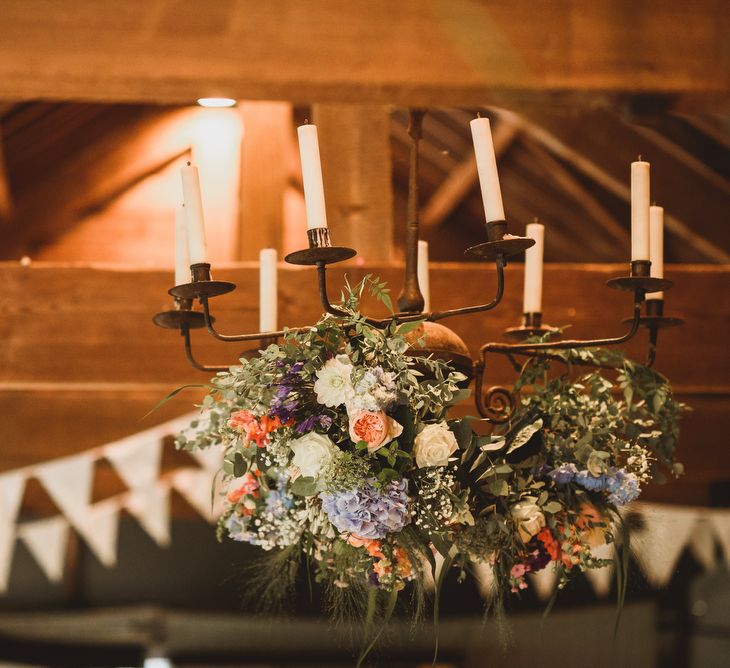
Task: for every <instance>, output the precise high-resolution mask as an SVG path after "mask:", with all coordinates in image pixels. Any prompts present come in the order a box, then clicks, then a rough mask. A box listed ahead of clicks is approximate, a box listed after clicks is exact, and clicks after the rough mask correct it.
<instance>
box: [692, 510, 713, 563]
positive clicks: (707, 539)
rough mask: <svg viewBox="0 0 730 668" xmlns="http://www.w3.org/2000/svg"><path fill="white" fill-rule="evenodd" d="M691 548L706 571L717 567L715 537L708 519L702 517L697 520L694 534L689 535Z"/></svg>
mask: <svg viewBox="0 0 730 668" xmlns="http://www.w3.org/2000/svg"><path fill="white" fill-rule="evenodd" d="M689 549H690V551H691V552H692V556H693V557H694V558H695V559H696V560H697V562H698V563H699V564H700V565H701V566H702V567H703V568H704V569H705V570H706V571H709V570H712V569H713V568H714V567H715V563H716V557H715V537H714V536H713V534H712V526H711V524H710V522H709V521H708V520H706V519H702V518H701V519H699V520H697V521H696V522H695V525H694V528H693V529H692V535H691V536H690V537H689Z"/></svg>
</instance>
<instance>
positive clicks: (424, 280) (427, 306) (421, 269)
mask: <svg viewBox="0 0 730 668" xmlns="http://www.w3.org/2000/svg"><path fill="white" fill-rule="evenodd" d="M418 287H419V288H420V289H421V294H422V295H423V312H424V313H428V312H429V311H430V310H431V281H430V278H429V268H428V241H421V240H419V241H418Z"/></svg>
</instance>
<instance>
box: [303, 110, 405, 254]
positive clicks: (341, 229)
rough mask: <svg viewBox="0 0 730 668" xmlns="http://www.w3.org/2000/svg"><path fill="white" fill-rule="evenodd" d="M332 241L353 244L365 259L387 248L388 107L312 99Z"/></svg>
mask: <svg viewBox="0 0 730 668" xmlns="http://www.w3.org/2000/svg"><path fill="white" fill-rule="evenodd" d="M313 117H314V122H315V123H317V126H318V130H319V147H320V155H321V156H322V165H323V167H322V178H323V181H324V191H325V198H326V202H327V221H328V223H329V227H330V235H331V237H332V243H333V244H334V245H337V246H348V247H350V248H356V249H357V250H358V252H359V254H360V256H361V257H362V258H363V259H364V260H365V261H367V262H388V261H390V260H391V259H392V253H393V243H392V239H393V184H392V179H391V159H390V141H389V130H390V123H389V118H388V109H387V108H385V107H381V106H373V105H361V106H354V105H332V104H322V105H315V107H314V109H313Z"/></svg>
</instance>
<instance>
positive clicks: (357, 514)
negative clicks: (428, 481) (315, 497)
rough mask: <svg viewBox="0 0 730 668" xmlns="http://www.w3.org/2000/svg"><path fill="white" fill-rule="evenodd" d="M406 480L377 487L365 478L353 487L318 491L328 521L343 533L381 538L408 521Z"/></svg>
mask: <svg viewBox="0 0 730 668" xmlns="http://www.w3.org/2000/svg"><path fill="white" fill-rule="evenodd" d="M407 489H408V481H407V480H393V481H391V482H389V483H388V484H387V485H386V486H385V487H383V488H381V489H378V488H377V487H376V486H375V480H372V479H370V480H368V481H367V482H366V483H365V484H364V485H363V486H362V487H358V488H357V489H352V490H346V491H343V492H335V493H333V494H324V493H323V494H320V495H319V498H320V499H322V508H323V509H324V512H325V513H327V517H328V518H329V520H330V522H332V524H334V526H335V527H336V528H337V529H338V531H343V532H346V533H354V534H357V535H358V536H362V537H363V538H371V539H374V538H385V536H386V535H387V534H389V533H394V532H396V531H400V530H401V529H402V528H403V527H404V526H406V524H408V523H409V522H410V521H411V516H410V510H409V501H410V499H409V498H408V494H407Z"/></svg>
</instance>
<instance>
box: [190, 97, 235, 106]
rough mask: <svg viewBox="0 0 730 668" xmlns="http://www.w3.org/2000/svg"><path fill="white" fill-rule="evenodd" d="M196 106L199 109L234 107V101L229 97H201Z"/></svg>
mask: <svg viewBox="0 0 730 668" xmlns="http://www.w3.org/2000/svg"><path fill="white" fill-rule="evenodd" d="M198 104H199V105H200V106H201V107H234V106H235V105H236V101H235V100H234V99H232V98H230V97H201V98H198Z"/></svg>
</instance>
